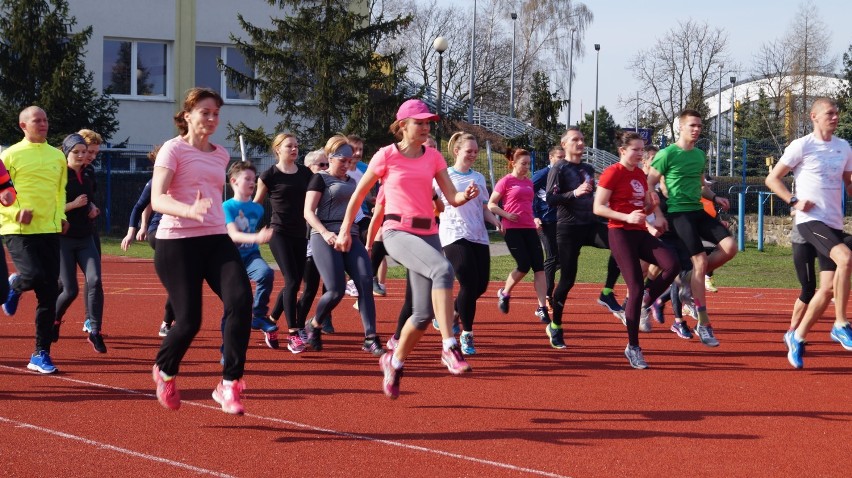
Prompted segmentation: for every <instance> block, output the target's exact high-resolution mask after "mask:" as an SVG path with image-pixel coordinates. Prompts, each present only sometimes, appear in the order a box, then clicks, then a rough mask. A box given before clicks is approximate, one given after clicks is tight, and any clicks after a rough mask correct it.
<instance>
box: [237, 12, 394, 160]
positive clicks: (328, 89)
mask: <svg viewBox="0 0 852 478" xmlns="http://www.w3.org/2000/svg"><path fill="white" fill-rule="evenodd" d="M267 1H268V2H269V4H270V5H276V4H277V5H278V6H280V7H281V8H282V9H284V8H287V9H290V10H291V11H292V13H291V14H290V15H288V16H283V17H281V18H273V19H272V23H273V27H272V28H271V29H265V28H260V27H257V26H255V25H252V24H251V23H249V22H247V21H246V20H245V19H244V18H243V17H242V15H239V16H238V20H239V22H240V25H241V26H242V28H243V29H244V30H245V32H246V34H247V35H248V40H244V39H241V38H238V37H236V36H235V35H232V36H231V39H232V41H233V42H234V43H235V45H236V47H237V48H238V49H239V50H240V52H241V53H242V54H243V55H244V56H245V58H246V60H247V62H248V64H249V65H250V66H251V67H253V68H254V69H255V71H256V72H257V74H256V77H255V78H250V77H248V76H246V75H243V74H241V73H240V72H238V71H236V70H234V69H232V68H229V67H227V66H224V65H223V67H224V69H225V75H226V78H227V79H228V81H229V82H230V83H231V84H232V86H234V87H237V88H240V89H256V91H257V92H258V96H259V99H260V108H261V110H263V111H264V112H266V111H268V110H269V108H270V106H271V107H272V108H273V111H274V112H275V113H276V114H278V115H280V116H281V117H282V121H281V122H280V123H279V124H278V126H277V128H278V129H279V130H288V131H292V132H294V133H295V134H297V135H298V136H299V139H300V140H301V142H302V143H303V144H309V145H310V144H313V145H315V146H319V145H321V144H324V143H325V140H326V139H327V138H328V137H329V136H331V135H333V134H334V133H336V132H338V131H341V132H344V133H355V134H359V135H361V136H363V137H364V138H365V139H366V140H367V143H368V144H372V145H375V144H377V143H386V142H388V141H390V138H389V135H388V133H387V130H388V125H389V124H390V123H391V122H392V121H393V119H394V117H393V113H394V112H395V111H396V108H397V107H398V106H399V104H400V103H401V102H402V101H403V100H404V98H400V97H399V96H397V95H396V94H395V91H396V82H397V79H398V78H400V77H401V75H402V74H404V72H403V71H402V70H401V69H397V68H395V65H396V64H397V61H398V59H399V55H400V52H392V53H390V54H385V55H381V56H380V55H378V54H376V52H375V51H374V50H375V45H377V44H378V43H379V41H380V40H381V38H383V37H384V36H387V35H395V34H397V33H398V32H399V31H400V29H401V28H402V27H404V26H405V25H407V24H408V22H410V17H396V18H393V19H389V20H388V19H384V18H383V17H378V18H373V19H372V21H371V19H370V18H369V15H368V14H365V13H360V12H357V11H354V9H353V7H352V3H353V2H350V1H348V0H322V1H321V0H267ZM230 129H231V135H232V136H236V135H238V134H245V135H246V138H247V139H248V140H249V142H250V143H252V145H253V146H255V147H260V146H265V145H266V144H268V139H267V134H268V133H267V132H265V131H263V129H261V128H258V129H251V128H250V127H249V126H247V125H245V124H243V123H240V124H238V125H230Z"/></svg>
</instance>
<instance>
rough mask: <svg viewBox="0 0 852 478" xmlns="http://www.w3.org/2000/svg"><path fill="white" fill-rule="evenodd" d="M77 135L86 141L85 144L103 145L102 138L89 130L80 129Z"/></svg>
mask: <svg viewBox="0 0 852 478" xmlns="http://www.w3.org/2000/svg"><path fill="white" fill-rule="evenodd" d="M77 134H79V135H80V136H82V137H83V139H85V140H86V144H87V145H89V144H98V145H100V144H104V138H103V136H101V135H100V134H98V133H96V132H94V131H92V130H90V129H85V128H84V129H81V130H80V131H77Z"/></svg>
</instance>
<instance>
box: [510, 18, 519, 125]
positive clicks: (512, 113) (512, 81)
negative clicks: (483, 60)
mask: <svg viewBox="0 0 852 478" xmlns="http://www.w3.org/2000/svg"><path fill="white" fill-rule="evenodd" d="M511 16H512V72H511V75H510V78H511V79H510V80H509V84H510V86H509V118H514V117H515V24H516V23H517V22H516V20H517V19H518V14H517V13H515V12H512V15H511Z"/></svg>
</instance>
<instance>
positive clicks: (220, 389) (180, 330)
mask: <svg viewBox="0 0 852 478" xmlns="http://www.w3.org/2000/svg"><path fill="white" fill-rule="evenodd" d="M221 106H222V98H221V97H220V96H219V94H218V93H216V92H215V91H213V90H210V89H208V88H192V89H191V90H189V92H188V93H187V95H186V100H184V103H183V110H182V111H180V112H178V113H177V114H176V115H175V118H174V120H175V125H176V126H177V128H178V130H179V131H180V135H179V136H177V137H175V138H172V139H170V140H168V141H166V142H165V144H163V146H162V147H161V148H160V151H159V153H158V154H157V160H156V162H155V163H154V177H153V179H152V180H151V206H152V207H153V208H154V210H155V211H157V212H159V213H162V214H163V218H162V219H161V220H160V226H159V227H158V228H157V249H156V251H155V253H154V267H155V268H156V270H157V276H159V278H160V281H161V282H162V283H163V286H165V288H166V291H168V294H169V301H170V302H171V304H172V307H173V308H174V311H175V325H174V326H173V327H172V329H171V330H170V331H169V334H168V335H167V336H166V337H165V338H164V339H163V344H162V345H161V346H160V351H159V353H157V359H156V361H155V364H154V370H153V374H152V376H153V379H154V382H155V383H156V384H157V399H158V400H159V401H160V403H161V404H162V405H163V406H164V407H166V408H170V409H172V410H177V409H178V408H180V394H179V393H178V390H177V385H176V383H175V382H176V377H175V376H176V375H177V373H178V369H179V367H180V362H181V359H182V358H183V356H184V355H185V354H186V352H187V350H188V349H189V346H190V344H192V339H193V338H195V334H197V333H198V329H199V328H200V327H201V297H202V285H203V283H204V282H207V285H209V286H210V288H211V289H213V292H215V293H216V295H218V296H219V297H220V298H221V299H222V305H223V306H224V309H225V317H224V319H223V320H224V331H223V339H224V350H223V353H222V358H223V360H224V366H223V370H222V381H221V382H220V383H219V384H218V385H217V386H216V388H215V389H214V390H213V399H214V400H216V402H218V403H219V404H220V405H221V406H222V410H223V411H225V412H226V413H232V414H242V413H243V405H242V403H241V402H240V393H241V392H242V390H243V388H244V387H245V384H244V382H243V380H242V377H243V370H244V368H245V362H246V349H247V348H248V341H249V334H250V333H251V318H252V313H251V308H252V291H251V284H250V283H249V278H248V274H247V273H246V268H245V266H244V265H243V261H242V258H241V257H240V253H239V252H238V251H237V246H236V245H235V244H234V241H232V240H231V238H230V237H228V232H227V229H226V228H225V213H224V210H223V209H222V188H223V187H224V185H225V169H226V168H227V166H228V162H229V161H230V156H229V155H228V152H227V151H225V148H223V147H222V146H219V145H217V144H213V143H211V142H210V136H212V135H213V133H215V132H216V127H217V126H218V125H219V108H220V107H221Z"/></svg>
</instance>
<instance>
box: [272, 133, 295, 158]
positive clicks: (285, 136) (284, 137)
mask: <svg viewBox="0 0 852 478" xmlns="http://www.w3.org/2000/svg"><path fill="white" fill-rule="evenodd" d="M288 138H293V139H297V138H296V135H295V134H293V133H278V134H277V135H276V136H275V139H273V140H272V152H273V153H275V152H276V150H277V149H278V147H279V146H281V143H283V142H284V141H286V140H287V139H288Z"/></svg>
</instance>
